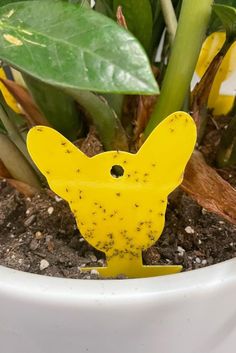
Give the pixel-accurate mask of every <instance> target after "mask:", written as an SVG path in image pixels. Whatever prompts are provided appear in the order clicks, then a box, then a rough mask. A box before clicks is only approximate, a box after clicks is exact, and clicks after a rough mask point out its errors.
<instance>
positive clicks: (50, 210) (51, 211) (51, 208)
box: [48, 206, 54, 216]
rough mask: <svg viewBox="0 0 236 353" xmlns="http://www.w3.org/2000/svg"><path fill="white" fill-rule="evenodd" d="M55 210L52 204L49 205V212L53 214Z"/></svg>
mask: <svg viewBox="0 0 236 353" xmlns="http://www.w3.org/2000/svg"><path fill="white" fill-rule="evenodd" d="M53 212H54V208H53V207H52V206H51V207H48V214H49V215H50V216H51V215H52V214H53Z"/></svg>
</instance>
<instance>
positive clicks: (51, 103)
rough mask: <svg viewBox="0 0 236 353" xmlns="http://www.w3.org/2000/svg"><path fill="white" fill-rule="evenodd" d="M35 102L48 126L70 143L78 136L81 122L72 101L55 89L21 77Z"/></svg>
mask: <svg viewBox="0 0 236 353" xmlns="http://www.w3.org/2000/svg"><path fill="white" fill-rule="evenodd" d="M23 78H24V80H25V83H26V84H27V86H28V88H29V90H30V92H31V94H32V96H33V98H34V100H35V102H36V103H37V105H38V107H39V108H40V110H41V111H42V113H43V114H44V116H45V117H46V119H47V120H48V121H49V123H50V125H51V126H52V127H54V128H55V129H56V130H58V131H59V132H60V133H62V134H63V135H64V136H65V137H67V138H68V139H70V140H71V141H75V140H76V139H77V138H78V136H79V135H80V132H81V128H82V122H81V120H80V118H79V113H78V111H77V109H76V105H75V102H74V100H73V99H72V98H71V97H70V96H69V95H67V94H66V93H65V92H63V91H62V90H61V89H58V88H57V87H53V86H51V85H48V84H47V83H45V82H42V81H39V80H37V79H35V78H34V77H32V76H29V75H26V74H25V75H23Z"/></svg>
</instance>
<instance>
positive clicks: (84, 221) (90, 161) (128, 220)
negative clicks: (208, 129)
mask: <svg viewBox="0 0 236 353" xmlns="http://www.w3.org/2000/svg"><path fill="white" fill-rule="evenodd" d="M195 141H196V128H195V123H194V122H193V120H192V118H191V117H190V116H189V115H188V114H186V113H184V112H176V113H174V114H172V115H170V116H169V117H168V118H166V119H165V120H164V121H163V122H162V123H161V124H159V125H158V126H157V127H156V128H155V130H154V131H153V132H152V134H151V135H150V136H149V138H148V139H147V140H146V141H145V143H144V144H143V146H142V147H141V148H140V150H139V151H138V153H137V154H131V153H128V152H121V151H109V152H105V153H101V154H98V155H96V156H94V157H92V158H89V157H87V156H86V155H85V154H83V153H82V152H81V151H80V150H79V149H78V148H77V147H75V146H74V145H73V144H72V143H71V142H69V141H68V140H66V139H65V138H64V137H63V136H62V135H61V134H59V133H58V132H57V131H55V130H53V129H51V128H48V127H44V126H37V127H34V128H33V129H31V130H30V132H29V134H28V138H27V145H28V150H29V153H30V155H31V157H32V159H33V160H34V162H35V164H36V165H37V166H38V168H39V169H40V170H41V171H42V173H43V174H44V175H45V176H46V178H47V180H48V183H49V185H50V187H51V189H52V190H53V191H55V192H56V193H57V194H58V195H59V196H60V197H62V198H63V199H65V200H66V201H67V202H68V203H69V205H70V208H71V210H72V212H73V213H74V215H75V218H76V221H77V225H78V228H79V230H80V232H81V234H82V235H83V237H84V238H85V239H86V240H87V241H88V242H89V243H90V244H91V245H93V246H94V247H95V248H96V249H98V250H100V251H103V252H104V253H105V254H106V259H107V267H104V268H98V271H99V272H100V274H101V275H103V276H116V275H118V274H121V273H122V274H125V275H126V276H128V277H148V276H157V275H163V274H168V273H175V272H178V271H180V270H181V266H143V264H142V250H144V249H147V248H149V247H150V246H151V245H153V244H154V243H155V242H156V241H157V240H158V238H159V237H160V235H161V233H162V230H163V227H164V222H165V211H166V205H167V196H168V194H169V193H171V192H172V191H173V190H174V189H175V188H176V187H177V186H178V185H179V184H180V183H181V182H182V178H183V172H184V168H185V165H186V163H187V161H188V159H189V158H190V156H191V153H192V151H193V148H194V144H195ZM117 170H119V171H120V173H117ZM116 174H119V175H116Z"/></svg>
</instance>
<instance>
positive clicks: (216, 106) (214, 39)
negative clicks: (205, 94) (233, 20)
mask: <svg viewBox="0 0 236 353" xmlns="http://www.w3.org/2000/svg"><path fill="white" fill-rule="evenodd" d="M225 39H226V34H225V33H224V32H215V33H212V34H211V35H210V36H209V37H207V38H206V40H205V42H204V43H203V46H202V50H201V53H200V56H199V59H198V63H197V66H196V72H197V74H198V76H200V77H202V76H203V75H204V73H205V72H206V70H207V68H208V67H209V65H210V63H211V62H212V60H213V59H214V57H215V56H216V54H217V53H218V52H219V51H220V49H221V48H222V46H223V44H224V42H225ZM235 58H236V42H234V43H233V44H232V45H231V47H230V49H229V50H228V52H227V53H226V55H225V57H224V59H223V61H222V63H221V65H220V67H219V70H218V72H217V74H216V76H215V79H214V82H213V85H212V89H211V92H210V95H209V98H208V108H210V109H213V114H214V115H226V114H228V113H229V112H230V110H231V109H232V107H233V104H234V95H233V94H232V95H231V96H227V95H221V94H220V88H221V85H222V83H223V82H224V81H225V80H227V79H228V78H229V77H230V76H231V75H232V73H233V72H234V71H235V70H236V60H235Z"/></svg>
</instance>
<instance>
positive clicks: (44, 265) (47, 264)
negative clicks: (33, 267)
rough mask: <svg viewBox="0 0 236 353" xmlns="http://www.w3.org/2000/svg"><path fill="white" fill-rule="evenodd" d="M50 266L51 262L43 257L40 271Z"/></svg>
mask: <svg viewBox="0 0 236 353" xmlns="http://www.w3.org/2000/svg"><path fill="white" fill-rule="evenodd" d="M48 267H49V262H48V261H47V260H45V259H43V260H41V261H40V264H39V269H40V271H43V270H45V269H46V268H48Z"/></svg>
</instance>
